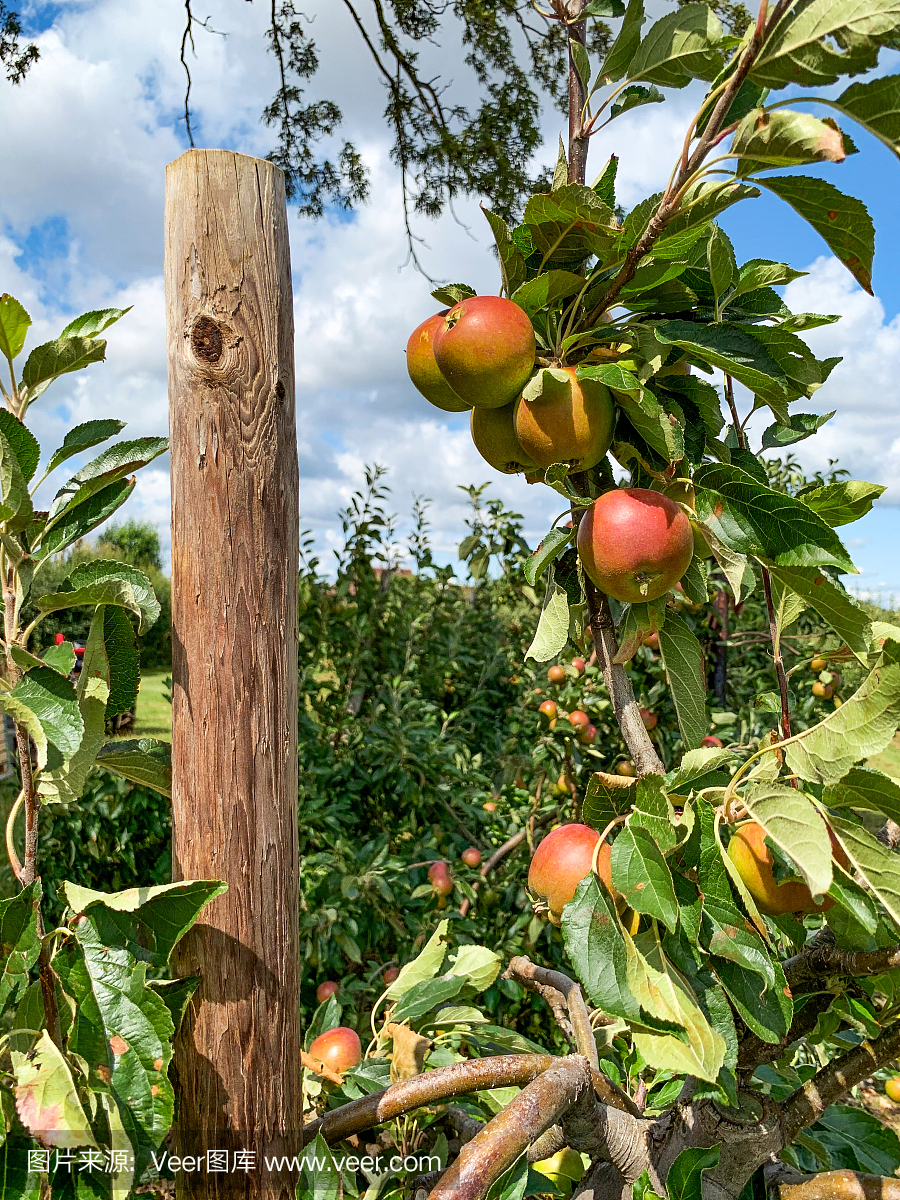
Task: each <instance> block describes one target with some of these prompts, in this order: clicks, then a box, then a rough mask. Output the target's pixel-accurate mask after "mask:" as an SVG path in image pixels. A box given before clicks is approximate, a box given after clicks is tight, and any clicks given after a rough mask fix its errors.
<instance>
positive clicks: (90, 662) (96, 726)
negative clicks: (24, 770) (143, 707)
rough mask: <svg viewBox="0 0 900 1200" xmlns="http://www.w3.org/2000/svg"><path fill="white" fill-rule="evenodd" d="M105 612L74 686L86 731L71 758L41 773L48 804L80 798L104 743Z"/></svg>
mask: <svg viewBox="0 0 900 1200" xmlns="http://www.w3.org/2000/svg"><path fill="white" fill-rule="evenodd" d="M104 611H105V610H104V609H103V608H99V609H98V610H97V612H96V613H95V614H94V616H93V618H92V620H91V627H90V630H89V632H88V639H87V644H86V645H85V648H84V658H83V660H82V665H81V674H80V675H79V677H78V686H77V687H76V689H75V694H76V697H77V700H78V710H79V712H80V713H81V719H82V722H83V724H84V734H83V735H82V738H81V741H80V743H79V746H78V749H77V750H76V752H75V753H74V754H73V755H71V757H68V758H67V759H66V761H65V762H63V763H61V764H60V765H59V766H58V767H55V768H54V769H53V770H52V771H42V772H41V775H40V777H39V779H38V784H37V790H38V795H39V796H41V798H42V799H43V800H44V802H45V803H47V802H52V801H69V802H71V801H75V800H78V799H79V798H80V796H81V794H82V792H83V791H84V785H85V782H86V781H87V777H88V773H89V772H90V770H91V767H93V765H94V760H95V758H96V757H97V753H98V751H99V750H100V747H101V746H102V745H103V739H104V736H105V730H106V701H107V698H108V696H109V660H108V658H107V654H106V647H105V645H104V638H103V625H104ZM66 644H67V643H65V642H64V643H63V645H66ZM70 650H71V646H70ZM73 657H74V656H73Z"/></svg>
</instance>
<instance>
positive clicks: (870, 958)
mask: <svg viewBox="0 0 900 1200" xmlns="http://www.w3.org/2000/svg"><path fill="white" fill-rule="evenodd" d="M782 967H783V969H784V975H785V979H787V982H788V987H789V988H790V989H791V991H792V992H795V993H800V992H804V991H807V992H809V991H813V990H815V989H816V988H820V987H821V986H822V983H823V980H825V979H826V978H827V977H828V976H829V975H844V976H847V977H848V978H854V979H859V978H861V977H862V976H864V975H881V974H882V972H884V971H893V970H894V969H895V968H897V967H900V946H885V947H882V948H881V949H878V950H841V949H840V947H839V946H838V945H837V944H836V943H835V940H834V934H833V933H832V932H831V930H823V931H822V932H821V933H819V934H817V936H816V937H815V938H814V939H813V940H812V941H811V942H809V943H808V944H807V945H806V946H804V947H803V949H802V950H801V951H800V953H799V954H795V955H794V956H793V958H789V959H787V961H786V962H784V963H782Z"/></svg>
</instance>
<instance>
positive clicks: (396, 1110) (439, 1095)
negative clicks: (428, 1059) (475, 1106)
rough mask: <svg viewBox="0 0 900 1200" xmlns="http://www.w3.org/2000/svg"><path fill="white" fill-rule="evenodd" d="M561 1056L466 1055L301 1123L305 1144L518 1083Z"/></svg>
mask: <svg viewBox="0 0 900 1200" xmlns="http://www.w3.org/2000/svg"><path fill="white" fill-rule="evenodd" d="M560 1061H561V1060H560V1059H558V1058H555V1057H554V1056H553V1055H552V1054H501V1055H498V1056H497V1057H496V1058H481V1059H470V1060H468V1061H466V1062H461V1063H454V1064H453V1066H451V1067H438V1068H437V1070H434V1071H426V1072H425V1073H424V1074H423V1075H416V1076H415V1077H414V1078H413V1079H407V1080H406V1081H405V1082H404V1083H396V1084H394V1085H393V1086H392V1087H389V1088H385V1090H384V1091H382V1092H373V1093H372V1094H371V1095H369V1096H363V1097H362V1099H360V1100H353V1101H351V1102H350V1103H349V1104H345V1105H343V1106H342V1107H341V1108H335V1109H332V1110H331V1112H328V1113H326V1114H325V1116H324V1117H319V1118H318V1119H317V1120H315V1121H311V1122H310V1123H309V1124H308V1125H306V1126H304V1129H303V1138H304V1144H305V1143H306V1142H309V1141H311V1140H312V1139H313V1138H314V1137H315V1136H316V1134H317V1133H321V1134H322V1136H323V1137H324V1138H325V1140H326V1141H327V1142H339V1141H341V1140H342V1139H343V1138H346V1137H349V1136H350V1135H351V1134H353V1133H361V1132H362V1131H363V1130H364V1129H371V1128H372V1126H373V1125H380V1124H381V1123H382V1122H383V1121H390V1120H392V1119H393V1118H394V1117H399V1116H402V1114H403V1113H406V1112H410V1111H411V1110H412V1109H414V1108H421V1107H422V1106H423V1105H425V1104H434V1103H437V1102H439V1101H441V1100H449V1099H450V1098H451V1097H453V1096H465V1095H469V1094H470V1093H471V1092H480V1091H484V1090H489V1089H491V1088H498V1087H513V1086H519V1087H522V1086H524V1085H525V1084H527V1083H530V1082H531V1081H532V1080H533V1079H536V1078H537V1077H538V1076H539V1075H541V1074H542V1073H543V1072H544V1071H546V1070H548V1069H549V1068H550V1067H551V1066H553V1065H554V1063H558V1062H560Z"/></svg>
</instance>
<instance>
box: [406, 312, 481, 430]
mask: <svg viewBox="0 0 900 1200" xmlns="http://www.w3.org/2000/svg"><path fill="white" fill-rule="evenodd" d="M449 311H450V310H449V309H448V308H445V309H443V310H442V311H441V312H439V313H435V314H434V316H433V317H429V318H428V320H427V321H423V322H422V324H421V325H420V326H419V327H418V328H417V329H414V330H413V331H412V333H411V334H410V336H409V341H408V342H407V343H406V369H407V371H408V372H409V377H410V379H411V380H412V381H413V384H414V385H415V387H416V388H417V389H418V390H419V391H420V392H421V393H422V395H423V396H424V397H425V399H426V400H428V401H429V402H430V403H431V404H433V405H434V406H435V407H436V408H442V409H443V410H444V412H465V411H466V409H467V408H471V407H472V406H471V404H467V403H466V401H465V400H462V399H460V397H459V396H457V394H456V393H455V392H454V390H453V388H451V386H450V384H449V383H448V382H447V380H446V379H445V378H444V377H443V375H442V374H441V372H440V369H439V368H438V365H437V363H436V362H435V360H434V346H433V341H434V335H435V332H436V331H437V330H438V329H439V328H440V327H441V326H442V325H443V324H444V317H445V316H446V315H447V313H448V312H449Z"/></svg>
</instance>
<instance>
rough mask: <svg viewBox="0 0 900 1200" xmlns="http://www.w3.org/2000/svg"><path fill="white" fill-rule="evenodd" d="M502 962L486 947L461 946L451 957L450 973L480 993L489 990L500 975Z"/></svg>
mask: <svg viewBox="0 0 900 1200" xmlns="http://www.w3.org/2000/svg"><path fill="white" fill-rule="evenodd" d="M501 965H502V964H501V961H500V958H499V956H498V955H496V954H495V953H494V952H493V950H488V948H487V947H486V946H473V945H466V946H460V947H459V949H458V950H455V951H454V952H453V953H452V954H451V955H450V961H449V963H448V967H447V969H448V971H451V972H452V973H453V974H454V975H458V976H460V978H461V979H464V980H465V982H466V984H467V985H468V986H469V987H472V988H475V990H476V991H478V992H483V991H485V989H486V988H489V987H490V986H491V984H492V983H493V982H494V980H495V979H496V978H497V976H498V975H499V974H500V967H501Z"/></svg>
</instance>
